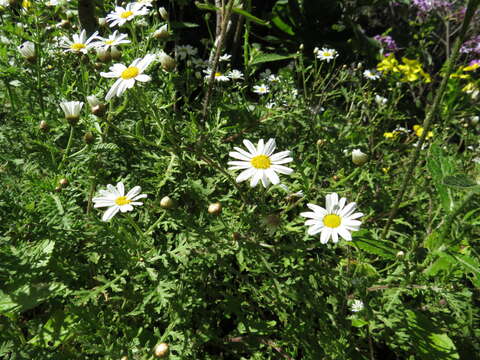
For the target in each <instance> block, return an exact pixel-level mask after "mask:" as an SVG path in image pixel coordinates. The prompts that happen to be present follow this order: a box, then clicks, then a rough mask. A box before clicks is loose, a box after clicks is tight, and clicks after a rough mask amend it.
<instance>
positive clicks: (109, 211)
mask: <svg viewBox="0 0 480 360" xmlns="http://www.w3.org/2000/svg"><path fill="white" fill-rule="evenodd" d="M118 210H119V207H118V206H112V207H111V208H108V209H107V211H105V212H104V213H103V216H102V221H108V220H110V219H111V218H112V217H114V216H115V214H116V213H117V212H118Z"/></svg>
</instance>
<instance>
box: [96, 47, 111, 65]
mask: <svg viewBox="0 0 480 360" xmlns="http://www.w3.org/2000/svg"><path fill="white" fill-rule="evenodd" d="M96 52H97V58H98V60H100V61H101V62H104V63H106V62H109V61H110V60H112V56H111V55H110V53H109V52H108V50H107V49H105V48H101V47H99V48H97V49H96Z"/></svg>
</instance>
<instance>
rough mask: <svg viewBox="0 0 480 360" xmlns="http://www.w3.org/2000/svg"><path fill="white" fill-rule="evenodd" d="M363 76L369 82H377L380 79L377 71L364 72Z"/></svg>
mask: <svg viewBox="0 0 480 360" xmlns="http://www.w3.org/2000/svg"><path fill="white" fill-rule="evenodd" d="M363 76H364V77H365V78H367V79H369V80H378V79H380V73H379V72H378V71H377V70H368V69H367V70H365V71H364V72H363Z"/></svg>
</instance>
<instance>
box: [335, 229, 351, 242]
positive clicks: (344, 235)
mask: <svg viewBox="0 0 480 360" xmlns="http://www.w3.org/2000/svg"><path fill="white" fill-rule="evenodd" d="M337 231H338V234H339V235H340V236H341V237H342V238H344V239H345V240H347V241H351V240H352V235H350V232H349V231H348V230H347V229H346V228H345V227H344V226H339V227H338V228H337Z"/></svg>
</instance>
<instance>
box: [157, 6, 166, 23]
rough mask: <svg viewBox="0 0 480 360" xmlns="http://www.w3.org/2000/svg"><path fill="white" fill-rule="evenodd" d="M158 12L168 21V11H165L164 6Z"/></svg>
mask: <svg viewBox="0 0 480 360" xmlns="http://www.w3.org/2000/svg"><path fill="white" fill-rule="evenodd" d="M158 12H159V13H160V16H161V17H162V19H163V20H165V21H168V11H167V10H165V8H164V7H163V6H162V7H161V8H160V9H158Z"/></svg>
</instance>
